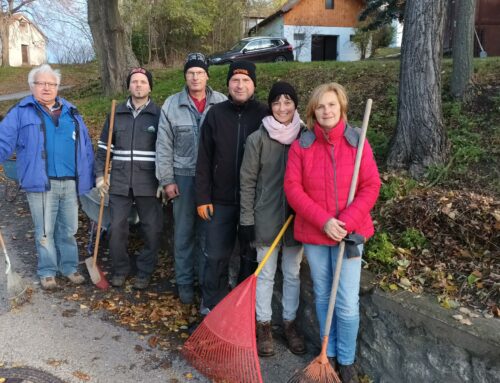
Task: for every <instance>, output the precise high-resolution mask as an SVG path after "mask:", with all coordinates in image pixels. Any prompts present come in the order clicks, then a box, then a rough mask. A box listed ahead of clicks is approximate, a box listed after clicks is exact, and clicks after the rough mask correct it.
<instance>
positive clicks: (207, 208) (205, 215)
mask: <svg viewBox="0 0 500 383" xmlns="http://www.w3.org/2000/svg"><path fill="white" fill-rule="evenodd" d="M196 210H198V215H199V216H200V218H201V219H203V220H205V221H211V220H212V216H213V215H214V205H212V204H211V203H208V204H206V205H200V206H198V207H197V208H196Z"/></svg>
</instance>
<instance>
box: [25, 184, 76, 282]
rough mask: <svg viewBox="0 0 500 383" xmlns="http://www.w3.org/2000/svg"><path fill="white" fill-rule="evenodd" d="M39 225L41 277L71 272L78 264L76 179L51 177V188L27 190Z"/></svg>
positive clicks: (33, 217) (35, 221)
mask: <svg viewBox="0 0 500 383" xmlns="http://www.w3.org/2000/svg"><path fill="white" fill-rule="evenodd" d="M27 197H28V203H29V206H30V211H31V217H32V219H33V224H34V226H35V243H36V249H37V251H38V270H37V274H38V276H39V277H40V278H44V277H53V276H55V275H56V274H57V272H58V271H59V272H60V273H61V274H62V275H65V276H67V275H70V274H73V273H74V272H76V271H77V268H78V247H77V244H76V239H75V234H76V231H77V229H78V199H77V196H76V183H75V181H73V180H50V190H49V191H47V192H44V193H27Z"/></svg>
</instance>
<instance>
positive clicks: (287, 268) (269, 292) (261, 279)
mask: <svg viewBox="0 0 500 383" xmlns="http://www.w3.org/2000/svg"><path fill="white" fill-rule="evenodd" d="M268 250H269V247H268V246H265V247H258V248H257V261H259V263H260V262H261V261H262V259H263V258H264V256H265V255H266V253H267V251H268ZM300 250H301V246H291V247H289V246H284V247H283V254H282V257H281V271H282V272H283V298H282V304H283V320H294V319H295V316H296V314H297V309H298V308H299V296H300V262H301V261H302V252H301V251H300ZM278 252H279V247H276V249H274V251H273V254H272V255H271V256H270V257H269V259H268V261H267V263H266V264H265V265H264V267H263V268H262V270H261V271H260V274H259V276H258V277H257V290H256V297H255V298H256V299H255V301H256V304H255V308H256V314H257V321H258V322H269V321H271V317H272V315H273V312H272V310H271V302H272V299H273V287H274V276H275V274H276V267H277V266H278Z"/></svg>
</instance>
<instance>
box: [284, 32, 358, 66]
mask: <svg viewBox="0 0 500 383" xmlns="http://www.w3.org/2000/svg"><path fill="white" fill-rule="evenodd" d="M354 33H355V29H354V28H346V27H314V26H297V25H285V26H284V28H283V37H285V38H286V39H287V40H288V42H289V43H290V44H292V45H293V48H294V50H293V51H294V56H295V60H297V61H302V62H308V61H311V42H312V35H324V36H338V38H337V53H338V56H337V60H338V61H357V60H359V59H360V54H359V52H358V51H357V50H356V47H355V46H354V44H352V43H351V41H350V37H351V35H353V34H354ZM295 34H304V40H301V41H300V40H299V41H296V40H295V39H294V35H295Z"/></svg>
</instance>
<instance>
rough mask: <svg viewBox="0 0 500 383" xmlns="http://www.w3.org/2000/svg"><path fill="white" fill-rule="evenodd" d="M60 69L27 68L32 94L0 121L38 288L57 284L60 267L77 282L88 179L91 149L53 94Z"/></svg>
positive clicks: (71, 110) (78, 120)
mask: <svg viewBox="0 0 500 383" xmlns="http://www.w3.org/2000/svg"><path fill="white" fill-rule="evenodd" d="M60 83H61V74H60V72H59V71H58V70H53V69H52V68H51V67H50V66H49V65H47V64H44V65H41V66H39V67H37V68H34V69H32V70H31V71H30V73H29V75H28V84H29V86H30V89H31V92H32V95H31V96H28V97H26V98H24V99H22V100H21V101H20V102H19V103H18V104H16V105H15V106H14V107H13V108H12V109H11V110H10V111H9V113H8V114H7V116H5V118H4V119H3V120H2V122H1V123H0V163H1V162H3V161H5V160H6V159H7V158H9V156H10V155H11V154H12V153H13V152H14V151H15V152H16V156H17V158H16V163H17V176H18V180H19V187H20V188H21V189H24V190H25V191H26V196H27V199H28V203H29V207H30V211H31V217H32V219H33V224H34V226H35V243H36V249H37V252H38V269H37V274H38V276H39V277H40V282H41V285H42V288H44V289H46V290H54V289H56V288H57V287H58V284H57V281H56V278H55V277H56V275H57V274H58V273H60V274H61V275H62V276H64V277H66V278H67V279H68V280H69V281H70V282H71V283H74V284H81V283H83V282H85V279H84V277H83V276H82V275H81V274H80V273H79V272H78V247H77V243H76V240H75V234H76V231H77V229H78V197H77V195H82V194H85V193H87V192H88V191H89V190H90V189H91V188H92V186H93V184H94V172H93V165H94V151H93V148H92V142H91V140H90V137H89V133H88V130H87V127H86V126H85V123H84V122H83V119H82V117H81V116H80V114H79V113H78V110H77V109H76V107H75V106H74V105H72V104H70V103H69V102H68V101H66V100H65V99H63V98H62V97H59V96H58V95H57V93H58V90H59V85H60Z"/></svg>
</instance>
